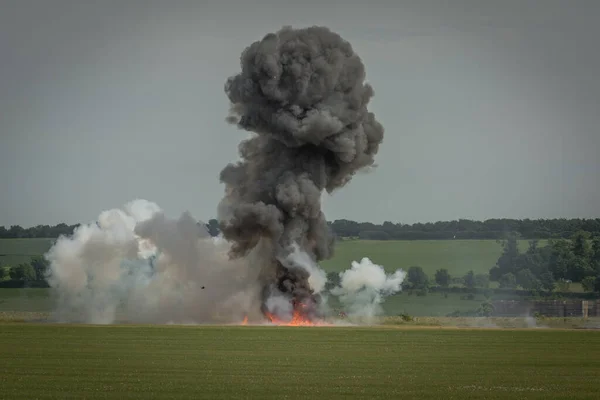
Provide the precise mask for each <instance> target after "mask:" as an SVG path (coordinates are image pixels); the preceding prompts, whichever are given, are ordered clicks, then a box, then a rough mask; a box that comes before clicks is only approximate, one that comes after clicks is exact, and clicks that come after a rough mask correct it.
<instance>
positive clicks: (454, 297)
mask: <svg viewBox="0 0 600 400" xmlns="http://www.w3.org/2000/svg"><path fill="white" fill-rule="evenodd" d="M462 296H464V295H462V294H460V293H449V294H448V295H447V297H445V296H444V295H443V294H442V293H429V294H428V295H427V296H416V295H409V294H408V293H399V294H396V295H393V296H390V297H387V298H386V299H385V302H384V303H383V305H382V306H383V311H384V313H385V314H386V315H398V314H409V315H415V316H446V315H448V314H449V313H452V312H455V311H460V312H466V311H472V310H474V309H476V308H477V307H478V306H479V305H480V304H481V302H482V301H483V300H484V296H483V295H481V294H478V295H475V297H474V298H473V299H472V300H463V299H461V297H462ZM331 305H332V306H333V307H336V306H337V304H335V303H334V302H333V300H331ZM53 307H54V301H53V299H52V298H51V292H50V289H0V311H30V312H48V311H51V310H52V309H53Z"/></svg>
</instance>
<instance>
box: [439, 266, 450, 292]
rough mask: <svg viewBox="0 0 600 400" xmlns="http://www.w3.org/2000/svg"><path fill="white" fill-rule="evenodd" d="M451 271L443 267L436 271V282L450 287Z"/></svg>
mask: <svg viewBox="0 0 600 400" xmlns="http://www.w3.org/2000/svg"><path fill="white" fill-rule="evenodd" d="M450 280H451V277H450V273H449V272H448V270H447V269H445V268H442V269H438V270H437V271H435V283H437V284H438V285H440V286H441V287H448V286H449V285H450Z"/></svg>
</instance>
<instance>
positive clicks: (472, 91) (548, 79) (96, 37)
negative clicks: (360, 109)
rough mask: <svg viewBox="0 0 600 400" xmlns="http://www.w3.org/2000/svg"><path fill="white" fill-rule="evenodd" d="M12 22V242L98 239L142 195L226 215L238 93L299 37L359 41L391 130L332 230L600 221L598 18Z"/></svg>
mask: <svg viewBox="0 0 600 400" xmlns="http://www.w3.org/2000/svg"><path fill="white" fill-rule="evenodd" d="M236 3H237V4H236ZM313 3H314V4H313ZM344 3H345V4H344ZM342 4H344V5H343V6H342ZM0 10H2V11H1V12H0V225H10V224H21V225H25V226H30V225H35V224H42V223H57V222H62V221H66V222H88V221H90V220H93V219H94V218H95V217H96V216H97V214H98V213H99V212H100V211H102V210H105V209H108V208H112V207H118V206H121V205H122V204H124V203H125V202H127V201H129V200H132V199H135V198H145V199H147V200H151V201H155V202H157V203H158V204H159V205H160V206H161V207H162V208H163V209H165V211H166V212H167V213H168V214H170V215H178V214H179V213H181V212H182V211H185V210H190V211H191V212H192V214H193V215H194V216H195V217H196V218H199V219H207V218H211V217H214V216H215V215H216V205H217V203H218V201H219V200H220V199H221V197H222V194H223V187H222V185H221V184H220V183H219V181H218V174H219V172H220V170H221V169H222V168H223V167H224V166H225V165H226V163H228V162H230V161H234V160H236V159H237V144H238V142H239V141H240V140H241V139H242V138H244V137H245V136H246V135H247V133H245V132H243V131H239V130H236V129H235V127H233V126H230V125H228V124H226V123H225V121H224V119H225V117H226V115H227V111H228V102H227V98H226V96H225V94H224V92H223V85H224V83H225V80H226V79H227V77H228V76H230V75H233V74H234V73H236V72H237V71H238V70H239V57H240V54H241V51H242V50H243V49H244V48H245V47H246V46H247V45H249V44H250V43H251V42H252V41H254V40H258V39H260V38H262V36H264V34H266V33H268V32H271V31H275V30H277V29H279V28H280V27H281V26H283V25H293V26H295V27H300V26H306V25H327V26H329V27H330V28H331V29H332V30H334V31H336V32H338V33H340V34H341V35H342V36H343V37H344V38H345V39H347V40H348V41H349V42H351V43H352V45H353V47H354V48H355V50H356V52H357V53H358V54H359V55H360V56H361V58H362V59H363V61H364V63H365V65H366V70H367V77H368V80H369V81H370V82H371V83H372V85H373V87H374V88H375V97H374V99H373V101H372V103H371V109H372V110H373V111H374V112H375V113H376V115H377V117H378V119H379V120H380V121H381V122H382V124H383V125H384V127H385V129H386V133H385V135H386V136H385V139H384V144H383V146H382V148H381V150H380V153H379V155H378V157H377V162H378V164H379V167H378V169H376V170H375V171H374V172H372V173H368V174H360V175H357V176H356V177H355V179H354V180H353V181H352V182H351V183H350V184H349V185H348V186H347V187H346V188H344V189H342V190H340V191H339V192H338V193H336V194H334V195H333V196H332V197H329V198H326V199H325V200H324V209H325V212H326V215H327V217H328V219H330V220H333V219H338V218H349V219H355V220H370V221H374V222H382V221H384V220H391V221H401V222H405V223H406V222H408V223H410V222H416V221H435V220H448V219H455V218H474V219H485V218H491V217H515V218H524V217H530V218H540V217H541V218H546V217H547V218H552V217H598V216H600V181H599V179H598V175H599V172H600V161H599V158H598V153H599V151H600V128H599V127H600V100H599V99H600V97H599V94H600V79H599V73H600V54H599V53H598V38H599V37H600V24H598V22H597V21H598V19H599V17H600V1H597V0H591V1H577V0H564V1H554V0H540V1H526V0H518V1H510V0H497V1H482V0H473V1H466V0H464V1H463V0H454V1H443V0H439V1H428V0H414V1H393V0H388V1H383V0H382V1H369V2H367V1H365V2H364V4H361V3H359V2H358V1H356V0H350V1H346V2H341V1H337V0H329V1H328V0H319V1H315V0H305V1H295V2H289V1H275V0H272V1H258V0H244V1H241V0H238V1H236V2H233V1H226V0H221V1H211V2H207V1H195V2H192V1H176V0H171V1H166V0H165V1H142V0H139V1H125V0H119V1H108V0H106V1H75V0H73V1H65V0H54V1H43V0H39V1H31V0H13V1H7V0H0Z"/></svg>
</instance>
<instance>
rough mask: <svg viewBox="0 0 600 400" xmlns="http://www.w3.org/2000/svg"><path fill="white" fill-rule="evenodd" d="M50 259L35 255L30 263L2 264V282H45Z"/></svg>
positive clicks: (0, 277)
mask: <svg viewBox="0 0 600 400" xmlns="http://www.w3.org/2000/svg"><path fill="white" fill-rule="evenodd" d="M47 269H48V261H47V260H46V259H45V258H44V257H34V258H33V259H32V260H31V262H29V263H21V264H18V265H15V266H12V267H10V266H1V265H0V282H2V281H5V280H12V281H19V282H44V281H45V279H46V278H45V273H46V270H47Z"/></svg>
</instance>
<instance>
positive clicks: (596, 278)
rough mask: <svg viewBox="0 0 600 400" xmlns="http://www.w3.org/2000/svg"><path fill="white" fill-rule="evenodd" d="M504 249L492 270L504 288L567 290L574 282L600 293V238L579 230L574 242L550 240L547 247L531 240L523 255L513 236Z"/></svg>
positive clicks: (493, 279)
mask: <svg viewBox="0 0 600 400" xmlns="http://www.w3.org/2000/svg"><path fill="white" fill-rule="evenodd" d="M502 246H503V251H502V254H501V255H500V258H499V259H498V261H497V262H496V265H495V266H494V267H492V268H491V269H490V279H491V280H492V281H496V282H498V283H499V284H500V287H506V288H514V287H517V286H521V287H522V288H524V289H530V290H545V291H551V290H553V289H555V288H558V289H559V290H561V291H566V290H565V289H568V285H569V284H570V283H571V282H577V283H581V285H582V287H583V289H584V290H585V291H588V292H591V291H600V235H599V236H595V237H591V236H590V234H589V233H587V232H584V231H579V232H577V233H576V234H575V235H573V237H572V238H571V239H557V240H550V241H549V242H548V244H547V245H546V246H539V243H538V241H537V240H531V241H530V242H529V248H528V249H527V250H526V251H525V252H523V253H522V252H521V251H520V250H519V247H518V237H517V235H515V234H512V235H510V236H509V237H508V238H507V239H506V240H505V241H503V242H502Z"/></svg>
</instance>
